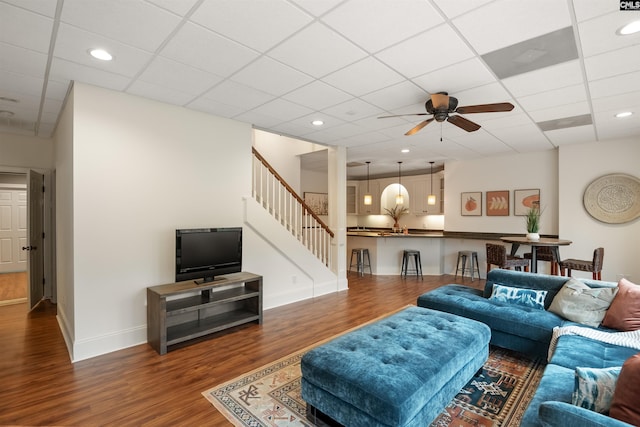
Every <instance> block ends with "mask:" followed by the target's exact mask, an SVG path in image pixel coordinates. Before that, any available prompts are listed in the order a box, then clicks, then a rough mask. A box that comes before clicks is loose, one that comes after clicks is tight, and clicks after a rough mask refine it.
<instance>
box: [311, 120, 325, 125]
mask: <svg viewBox="0 0 640 427" xmlns="http://www.w3.org/2000/svg"><path fill="white" fill-rule="evenodd" d="M311 124H312V125H314V126H322V125H323V124H324V122H323V121H322V120H314V121H312V122H311Z"/></svg>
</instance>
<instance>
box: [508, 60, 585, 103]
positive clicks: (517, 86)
mask: <svg viewBox="0 0 640 427" xmlns="http://www.w3.org/2000/svg"><path fill="white" fill-rule="evenodd" d="M581 82H582V69H581V68H580V63H579V61H577V60H575V61H569V62H564V63H562V64H557V65H553V66H551V67H547V68H542V69H540V70H536V71H530V72H528V73H524V74H519V75H517V76H513V77H509V78H506V79H503V80H502V83H503V84H504V85H505V86H506V88H507V90H509V92H511V94H512V95H513V96H516V97H519V96H527V95H533V94H536V93H539V92H546V91H548V90H552V89H559V88H562V87H565V86H572V85H576V84H579V83H581Z"/></svg>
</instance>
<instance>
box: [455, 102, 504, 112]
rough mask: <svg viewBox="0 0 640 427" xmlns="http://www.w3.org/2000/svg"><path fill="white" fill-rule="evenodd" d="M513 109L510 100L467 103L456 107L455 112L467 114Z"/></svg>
mask: <svg viewBox="0 0 640 427" xmlns="http://www.w3.org/2000/svg"><path fill="white" fill-rule="evenodd" d="M511 110H513V104H511V103H510V102H499V103H497V104H480V105H467V106H464V107H458V108H456V113H460V114H469V113H495V112H498V111H511Z"/></svg>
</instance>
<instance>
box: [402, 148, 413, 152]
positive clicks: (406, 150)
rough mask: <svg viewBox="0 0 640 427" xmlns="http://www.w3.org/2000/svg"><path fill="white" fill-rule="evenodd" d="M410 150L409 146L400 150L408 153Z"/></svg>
mask: <svg viewBox="0 0 640 427" xmlns="http://www.w3.org/2000/svg"><path fill="white" fill-rule="evenodd" d="M409 151H411V150H409V149H408V148H403V149H402V150H400V152H401V153H408V152H409Z"/></svg>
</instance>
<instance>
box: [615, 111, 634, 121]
mask: <svg viewBox="0 0 640 427" xmlns="http://www.w3.org/2000/svg"><path fill="white" fill-rule="evenodd" d="M632 114H633V112H631V111H623V112H622V113H618V114H616V117H617V118H619V119H620V118H622V117H629V116H630V115H632Z"/></svg>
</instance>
